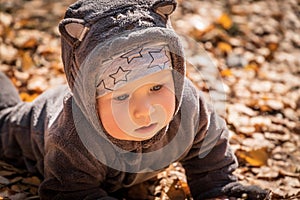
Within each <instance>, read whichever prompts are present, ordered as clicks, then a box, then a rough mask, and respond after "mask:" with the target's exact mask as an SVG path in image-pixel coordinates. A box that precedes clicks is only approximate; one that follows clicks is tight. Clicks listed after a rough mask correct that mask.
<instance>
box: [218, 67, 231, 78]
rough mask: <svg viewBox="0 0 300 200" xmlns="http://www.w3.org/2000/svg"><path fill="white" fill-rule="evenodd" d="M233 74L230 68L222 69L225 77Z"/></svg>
mask: <svg viewBox="0 0 300 200" xmlns="http://www.w3.org/2000/svg"><path fill="white" fill-rule="evenodd" d="M231 75H232V72H231V70H230V69H224V70H222V71H221V76H223V77H227V76H231Z"/></svg>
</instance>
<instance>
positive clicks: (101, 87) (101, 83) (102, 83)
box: [97, 80, 113, 91]
mask: <svg viewBox="0 0 300 200" xmlns="http://www.w3.org/2000/svg"><path fill="white" fill-rule="evenodd" d="M103 88H104V89H106V90H110V91H113V90H112V89H110V88H108V87H106V85H105V83H104V80H102V81H101V82H100V83H99V85H97V90H102V89H103Z"/></svg>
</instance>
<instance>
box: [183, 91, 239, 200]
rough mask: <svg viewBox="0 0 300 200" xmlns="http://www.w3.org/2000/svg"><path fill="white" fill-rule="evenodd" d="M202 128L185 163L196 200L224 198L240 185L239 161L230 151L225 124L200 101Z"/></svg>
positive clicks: (201, 99)
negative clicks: (232, 186)
mask: <svg viewBox="0 0 300 200" xmlns="http://www.w3.org/2000/svg"><path fill="white" fill-rule="evenodd" d="M199 112H200V114H199V119H198V120H199V127H198V130H196V135H195V138H194V142H193V145H192V147H191V149H190V150H189V152H188V154H187V155H186V156H185V158H184V159H183V160H182V161H181V163H182V165H183V167H184V168H185V170H186V175H187V179H188V184H189V186H190V189H191V193H192V195H193V197H194V199H205V198H212V197H217V196H222V195H223V194H222V191H223V187H225V186H226V185H227V184H230V183H233V182H236V181H237V180H236V177H235V176H234V175H233V174H232V172H233V171H234V170H235V169H236V168H237V160H236V158H235V156H234V154H233V152H232V151H231V149H230V145H229V142H228V130H227V128H226V124H225V121H224V120H223V119H221V118H220V117H219V116H218V115H217V114H216V112H214V111H213V110H212V109H210V108H209V107H208V105H207V104H205V102H204V99H203V97H201V95H200V97H199Z"/></svg>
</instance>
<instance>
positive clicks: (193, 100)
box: [0, 0, 237, 199]
mask: <svg viewBox="0 0 300 200" xmlns="http://www.w3.org/2000/svg"><path fill="white" fill-rule="evenodd" d="M175 7H176V2H175V0H167V1H162V0H127V1H124V0H119V1H106V0H80V1H78V2H76V3H75V4H73V5H71V6H70V7H69V8H68V9H67V11H66V14H65V18H64V20H62V22H61V23H60V25H59V30H60V32H61V35H62V37H61V38H62V59H63V63H64V68H65V73H66V77H67V80H68V84H69V87H67V86H62V87H60V88H56V89H52V90H49V91H46V92H45V93H43V94H42V95H40V96H39V97H38V98H37V99H36V100H35V101H34V102H32V103H24V102H21V101H20V99H19V97H18V94H17V92H16V90H15V89H14V88H13V87H12V86H11V83H9V80H8V79H7V78H6V77H5V76H4V75H3V74H1V75H0V81H1V83H0V87H1V90H0V109H1V110H0V136H1V143H0V150H1V151H0V152H1V158H2V159H5V160H7V161H8V162H11V163H13V164H15V165H18V166H25V167H26V168H27V169H28V170H29V171H31V172H39V173H40V174H42V175H43V176H44V180H43V182H42V184H41V185H40V190H39V192H40V197H41V199H102V198H103V199H113V197H109V196H111V195H112V193H114V192H116V191H117V190H119V189H121V188H128V187H131V186H133V185H135V184H137V183H141V182H144V181H146V180H148V179H150V178H152V177H154V176H155V175H156V174H157V173H158V172H160V171H161V170H163V169H164V168H166V167H167V166H168V165H169V164H170V163H172V162H175V161H179V162H181V163H182V165H183V167H184V168H185V170H186V174H187V178H188V183H189V186H190V188H191V192H192V195H193V197H194V198H195V199H203V198H205V197H213V196H217V195H222V188H223V187H224V186H226V185H227V184H229V183H231V184H232V182H235V181H236V178H235V177H234V176H233V175H232V171H233V170H234V169H235V168H236V167H237V162H236V159H235V157H234V155H233V153H232V152H231V150H230V148H229V144H228V130H227V128H226V124H225V122H224V120H222V119H220V118H219V117H218V116H217V115H216V114H215V112H214V110H213V109H211V108H210V107H209V106H207V105H206V103H205V101H204V99H203V97H202V95H201V93H200V92H199V91H197V89H196V88H195V87H194V86H193V84H192V83H191V82H190V81H188V80H187V79H186V78H185V77H184V75H185V64H184V63H185V61H184V55H183V50H182V45H181V42H180V39H179V38H178V36H177V35H176V34H175V33H174V31H173V29H172V27H171V25H170V22H169V18H168V17H169V15H170V14H171V13H172V12H173V11H174V9H175ZM149 43H164V44H166V45H168V48H169V49H170V52H171V57H172V65H173V69H174V70H173V77H174V84H175V92H176V112H175V114H174V116H173V119H172V121H171V122H170V124H169V125H168V126H167V127H165V128H163V130H161V131H159V132H158V133H157V134H156V135H155V136H154V137H153V138H151V139H148V140H145V141H141V142H139V141H123V140H118V139H115V138H112V137H111V136H109V135H108V134H107V133H106V131H105V130H104V129H103V127H102V124H101V121H100V120H99V116H98V114H97V111H96V109H97V108H96V98H95V97H96V96H95V95H96V86H97V84H98V83H97V81H98V79H97V78H98V77H99V74H101V73H103V71H104V70H105V69H103V68H101V63H102V62H104V61H105V60H107V59H109V58H111V57H112V56H113V55H116V54H118V53H120V52H121V50H122V51H124V49H125V51H129V50H130V49H132V48H135V47H139V46H141V45H143V44H149Z"/></svg>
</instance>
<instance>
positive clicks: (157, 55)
mask: <svg viewBox="0 0 300 200" xmlns="http://www.w3.org/2000/svg"><path fill="white" fill-rule="evenodd" d="M162 53H164V57H163V58H162V55H161V54H162ZM149 54H150V56H151V58H152V61H151V63H150V65H149V66H148V68H154V67H159V68H160V69H161V70H163V69H164V68H165V65H166V63H167V62H169V61H170V59H169V57H168V56H167V54H166V51H165V48H164V47H163V48H162V49H160V50H155V51H149ZM158 63H160V64H158Z"/></svg>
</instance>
